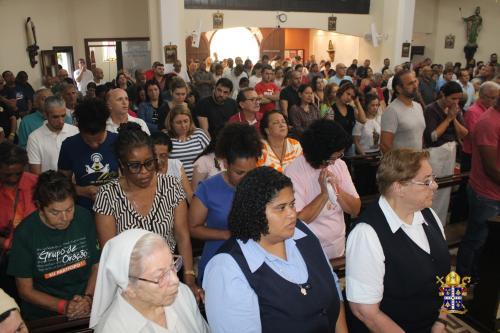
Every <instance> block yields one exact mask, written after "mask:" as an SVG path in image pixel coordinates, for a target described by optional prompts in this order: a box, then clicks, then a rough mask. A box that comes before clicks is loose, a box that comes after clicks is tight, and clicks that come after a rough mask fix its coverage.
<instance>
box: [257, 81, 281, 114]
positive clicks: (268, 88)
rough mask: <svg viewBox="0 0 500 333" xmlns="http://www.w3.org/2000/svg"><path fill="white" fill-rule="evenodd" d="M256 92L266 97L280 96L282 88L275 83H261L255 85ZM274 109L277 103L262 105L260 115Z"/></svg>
mask: <svg viewBox="0 0 500 333" xmlns="http://www.w3.org/2000/svg"><path fill="white" fill-rule="evenodd" d="M255 91H256V92H257V94H259V95H263V96H264V97H266V96H271V95H276V94H279V92H280V88H279V87H278V86H277V85H276V84H274V82H269V83H264V82H262V81H260V82H259V83H257V84H256V85H255ZM274 109H276V102H271V103H267V104H261V105H260V113H262V114H264V112H268V111H271V110H274Z"/></svg>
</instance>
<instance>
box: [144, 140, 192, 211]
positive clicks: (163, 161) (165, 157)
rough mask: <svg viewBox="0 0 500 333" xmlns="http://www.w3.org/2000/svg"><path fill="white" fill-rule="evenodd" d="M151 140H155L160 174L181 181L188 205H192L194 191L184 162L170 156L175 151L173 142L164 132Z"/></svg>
mask: <svg viewBox="0 0 500 333" xmlns="http://www.w3.org/2000/svg"><path fill="white" fill-rule="evenodd" d="M151 139H153V144H154V149H155V157H156V160H157V161H158V172H159V173H163V174H167V175H170V176H173V177H176V178H177V179H179V181H180V182H181V184H182V188H183V190H184V193H185V194H186V199H187V201H188V203H189V204H191V199H192V198H193V190H192V188H191V184H190V183H189V179H188V177H187V175H186V171H185V170H184V167H183V166H182V162H181V161H179V160H177V159H174V158H169V154H170V152H171V151H172V149H173V145H172V140H170V138H169V136H168V135H167V134H166V133H164V132H156V133H153V134H151Z"/></svg>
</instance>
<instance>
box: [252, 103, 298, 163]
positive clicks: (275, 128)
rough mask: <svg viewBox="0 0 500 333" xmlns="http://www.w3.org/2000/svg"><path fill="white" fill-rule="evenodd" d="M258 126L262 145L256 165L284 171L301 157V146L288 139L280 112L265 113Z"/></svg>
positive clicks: (285, 122)
mask: <svg viewBox="0 0 500 333" xmlns="http://www.w3.org/2000/svg"><path fill="white" fill-rule="evenodd" d="M260 126H261V127H260V133H261V135H262V143H263V144H264V145H263V148H262V155H261V156H260V158H259V160H258V161H257V165H258V166H263V165H266V166H270V167H271V168H274V169H276V170H278V171H279V172H283V171H285V168H286V167H287V166H288V165H289V164H290V163H292V162H293V160H295V159H296V158H297V157H299V156H300V155H302V146H301V145H300V143H299V142H298V141H297V140H295V139H292V138H289V137H288V123H287V121H286V118H285V116H284V115H283V113H281V112H280V111H276V110H273V111H269V112H266V113H265V114H264V117H263V118H262V120H261V123H260Z"/></svg>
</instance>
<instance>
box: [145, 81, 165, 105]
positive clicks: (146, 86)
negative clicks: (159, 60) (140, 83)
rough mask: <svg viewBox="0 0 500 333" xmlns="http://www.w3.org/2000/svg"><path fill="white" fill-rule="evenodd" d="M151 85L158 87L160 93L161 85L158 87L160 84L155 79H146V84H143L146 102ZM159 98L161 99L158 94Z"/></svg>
mask: <svg viewBox="0 0 500 333" xmlns="http://www.w3.org/2000/svg"><path fill="white" fill-rule="evenodd" d="M151 86H156V87H158V91H159V92H160V94H161V87H160V85H159V84H158V82H157V81H156V80H148V81H146V84H145V85H144V91H145V92H146V101H148V102H149V95H148V89H149V87H151ZM160 99H161V96H160Z"/></svg>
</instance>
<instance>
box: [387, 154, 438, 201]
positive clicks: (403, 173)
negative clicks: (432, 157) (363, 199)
mask: <svg viewBox="0 0 500 333" xmlns="http://www.w3.org/2000/svg"><path fill="white" fill-rule="evenodd" d="M427 159H429V152H428V151H426V150H416V149H408V148H403V149H396V150H391V151H390V152H388V153H386V154H384V156H383V157H382V160H381V161H380V165H379V167H378V170H377V184H378V190H379V192H380V194H382V195H385V194H387V192H388V191H389V188H390V187H391V186H392V184H394V183H395V182H406V181H409V180H411V179H412V178H414V177H415V176H416V175H417V172H418V170H420V166H421V161H422V160H427Z"/></svg>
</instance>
